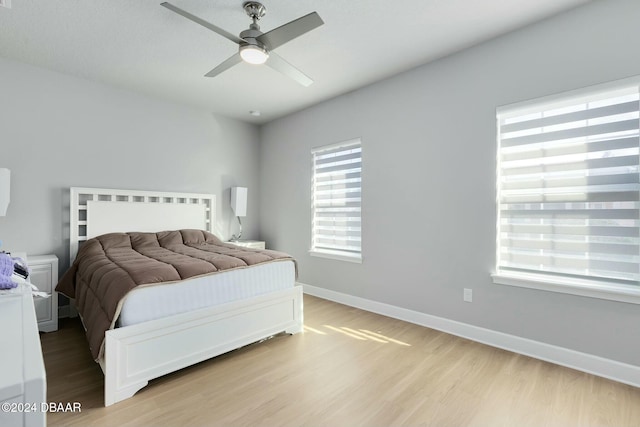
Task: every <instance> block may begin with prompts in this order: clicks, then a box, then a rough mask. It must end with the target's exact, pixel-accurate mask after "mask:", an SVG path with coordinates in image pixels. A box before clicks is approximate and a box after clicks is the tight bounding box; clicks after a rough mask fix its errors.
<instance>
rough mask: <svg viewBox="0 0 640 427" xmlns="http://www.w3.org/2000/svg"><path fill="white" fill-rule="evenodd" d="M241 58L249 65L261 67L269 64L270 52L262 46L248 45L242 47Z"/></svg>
mask: <svg viewBox="0 0 640 427" xmlns="http://www.w3.org/2000/svg"><path fill="white" fill-rule="evenodd" d="M240 57H241V58H242V60H243V61H244V62H246V63H248V64H254V65H260V64H264V63H265V62H267V59H269V52H267V50H266V49H264V48H262V47H260V46H257V45H252V44H248V45H245V46H240Z"/></svg>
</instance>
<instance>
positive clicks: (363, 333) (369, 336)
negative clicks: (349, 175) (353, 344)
mask: <svg viewBox="0 0 640 427" xmlns="http://www.w3.org/2000/svg"><path fill="white" fill-rule="evenodd" d="M322 326H323V327H324V328H327V329H329V330H331V331H334V332H338V333H340V334H343V335H346V336H348V337H350V338H353V339H356V340H359V341H375V342H379V343H382V344H388V343H392V344H397V345H401V346H405V347H411V344H408V343H406V342H404V341H400V340H397V339H394V338H391V337H388V336H386V335H383V334H381V333H380V332H379V331H378V332H373V331H370V330H368V329H357V330H356V329H353V328H348V327H346V326H341V327H336V326H332V325H322ZM304 330H305V331H308V332H313V333H315V334H318V335H327V333H326V332H323V331H322V330H319V329H316V328H312V327H311V326H307V325H305V326H304Z"/></svg>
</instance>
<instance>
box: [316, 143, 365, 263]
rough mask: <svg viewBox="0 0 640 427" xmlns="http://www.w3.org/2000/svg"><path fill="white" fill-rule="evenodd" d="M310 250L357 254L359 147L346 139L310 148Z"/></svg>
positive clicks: (359, 232)
mask: <svg viewBox="0 0 640 427" xmlns="http://www.w3.org/2000/svg"><path fill="white" fill-rule="evenodd" d="M312 156H313V183H312V186H313V201H312V210H313V219H312V221H313V223H312V244H311V250H312V251H323V252H328V253H333V254H337V255H346V256H350V257H359V256H360V254H361V236H362V225H361V208H362V197H361V193H362V189H361V184H362V146H361V142H360V140H359V139H358V140H354V141H349V142H345V143H340V144H336V145H332V146H326V147H321V148H318V149H315V150H313V151H312Z"/></svg>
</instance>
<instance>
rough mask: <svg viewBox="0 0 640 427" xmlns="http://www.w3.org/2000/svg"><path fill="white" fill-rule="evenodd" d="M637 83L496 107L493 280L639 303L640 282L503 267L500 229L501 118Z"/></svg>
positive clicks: (618, 83)
mask: <svg viewBox="0 0 640 427" xmlns="http://www.w3.org/2000/svg"><path fill="white" fill-rule="evenodd" d="M633 86H636V88H638V89H639V90H640V76H633V77H630V78H626V79H621V80H617V81H613V82H608V83H604V84H598V85H594V86H589V87H585V88H580V89H576V90H572V91H567V92H563V93H559V94H555V95H551V96H546V97H541V98H537V99H532V100H528V101H523V102H519V103H515V104H509V105H504V106H501V107H498V108H497V109H496V234H495V238H496V263H495V267H494V268H495V269H494V272H493V273H492V274H491V277H492V280H493V283H495V284H499V285H508V286H517V287H524V288H530V289H537V290H543V291H551V292H559V293H564V294H571V295H578V296H585V297H591V298H598V299H605V300H612V301H619V302H626V303H632V304H640V283H637V284H635V285H631V284H624V283H617V282H615V281H608V280H607V279H599V278H588V279H585V278H579V277H570V276H562V275H558V274H556V275H553V274H544V273H535V272H533V271H532V272H524V271H512V270H504V269H501V268H500V265H499V263H500V251H501V245H500V237H501V236H500V232H501V228H500V225H501V211H500V202H501V135H500V120H501V118H502V117H504V116H505V115H508V116H513V115H519V114H527V113H530V112H535V111H540V110H541V108H542V106H545V105H546V106H549V104H557V105H558V106H562V104H563V103H571V102H575V101H576V100H579V99H592V98H597V97H598V94H601V93H604V92H610V91H615V90H618V89H623V88H629V87H633Z"/></svg>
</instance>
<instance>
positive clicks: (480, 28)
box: [0, 0, 589, 123]
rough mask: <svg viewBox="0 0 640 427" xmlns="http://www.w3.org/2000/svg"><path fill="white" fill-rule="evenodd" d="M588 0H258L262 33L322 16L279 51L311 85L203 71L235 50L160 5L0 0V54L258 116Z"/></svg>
mask: <svg viewBox="0 0 640 427" xmlns="http://www.w3.org/2000/svg"><path fill="white" fill-rule="evenodd" d="M3 1H6V0H3ZM588 1H589V0H400V1H382V0H323V1H318V0H316V1H313V0H264V1H263V4H264V5H265V6H266V8H267V14H266V16H265V17H264V18H263V19H262V20H261V21H260V25H261V29H262V30H263V31H265V32H266V31H269V30H270V29H273V28H275V27H278V26H280V25H282V24H284V23H286V22H289V21H290V20H293V19H295V18H298V17H300V16H303V15H306V14H308V13H310V12H312V11H316V12H318V14H320V16H321V17H322V19H323V20H324V22H325V25H323V26H321V27H319V28H317V29H315V30H313V31H311V32H309V33H307V34H305V35H303V36H301V37H299V38H297V39H295V40H293V41H291V42H289V43H288V44H286V45H283V46H281V47H279V48H278V49H277V50H276V52H277V53H279V54H280V55H281V56H282V57H284V58H285V59H286V60H287V61H289V62H290V63H292V64H293V65H295V66H296V67H298V68H299V69H301V70H302V71H303V72H305V73H306V74H307V75H309V76H310V77H311V78H313V79H314V80H315V83H314V84H312V85H311V86H309V87H303V86H301V85H299V84H297V83H295V82H294V81H292V80H290V79H289V78H287V77H285V76H283V75H281V74H279V73H277V72H276V71H274V70H272V69H271V68H268V67H265V66H252V65H248V64H244V63H241V64H239V65H236V66H235V67H233V68H231V69H229V70H227V71H225V72H224V73H222V74H220V75H219V76H217V77H214V78H207V77H204V74H205V73H207V72H208V71H210V70H211V69H212V68H214V67H215V66H216V65H218V64H219V63H220V62H222V61H224V60H225V59H227V58H228V57H229V56H231V55H233V54H234V53H235V52H236V51H237V45H235V44H234V43H232V42H231V41H229V40H227V39H225V38H223V37H221V36H220V35H218V34H216V33H214V32H212V31H210V30H208V29H206V28H204V27H202V26H199V25H197V24H196V23H194V22H192V21H189V20H187V19H186V18H184V17H182V16H180V15H177V14H175V13H173V12H171V11H169V10H167V9H165V8H163V7H161V6H160V3H161V2H162V0H101V1H97V0H12V1H11V2H10V3H11V9H6V8H3V7H0V56H3V57H6V58H9V59H14V60H17V61H21V62H25V63H29V64H33V65H36V66H39V67H44V68H48V69H51V70H55V71H59V72H62V73H66V74H70V75H73V76H77V77H80V78H85V79H88V80H93V81H97V82H101V83H104V84H107V85H111V86H116V87H121V88H124V89H127V90H132V91H136V92H140V93H144V94H148V95H151V96H157V97H160V98H163V99H167V100H171V101H176V102H180V103H184V104H188V105H192V106H196V107H198V108H204V109H206V110H208V111H212V112H215V113H218V114H222V115H225V116H228V117H233V118H237V119H240V120H244V121H248V122H253V123H265V122H268V121H270V120H273V119H275V118H278V117H281V116H284V115H286V114H288V113H291V112H293V111H297V110H300V109H302V108H305V107H308V106H310V105H312V104H315V103H317V102H320V101H322V100H325V99H329V98H332V97H334V96H337V95H340V94H342V93H346V92H349V91H352V90H354V89H357V88H359V87H362V86H365V85H367V84H370V83H372V82H375V81H378V80H380V79H383V78H386V77H389V76H391V75H394V74H396V73H398V72H401V71H404V70H408V69H410V68H413V67H415V66H417V65H420V64H423V63H426V62H429V61H432V60H434V59H436V58H440V57H443V56H445V55H448V54H450V53H452V52H455V51H458V50H461V49H464V48H466V47H469V46H472V45H475V44H478V43H480V42H482V41H485V40H488V39H490V38H493V37H495V36H497V35H500V34H503V33H506V32H508V31H512V30H514V29H516V28H519V27H522V26H524V25H527V24H529V23H532V22H535V21H538V20H540V19H544V18H546V17H548V16H551V15H554V14H557V13H559V12H562V11H564V10H567V9H570V8H573V7H576V6H578V5H581V4H584V3H587V2H588ZM170 2H171V3H172V4H174V5H176V6H178V7H180V8H182V9H184V10H187V11H189V12H191V13H192V14H194V15H197V16H199V17H201V18H203V19H205V20H207V21H209V22H211V23H213V24H215V25H217V26H218V27H221V28H223V29H225V30H227V31H229V32H231V33H233V34H238V33H240V31H242V30H245V29H247V28H248V26H249V24H250V19H249V17H248V16H247V15H246V14H245V12H244V10H243V9H242V4H243V0H171V1H170ZM250 110H259V111H261V113H262V115H261V116H260V117H253V116H251V115H249V111H250Z"/></svg>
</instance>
